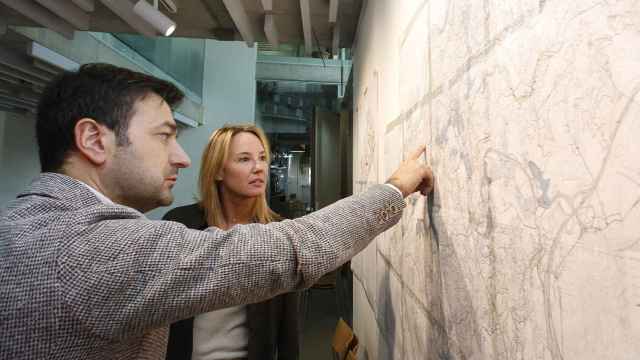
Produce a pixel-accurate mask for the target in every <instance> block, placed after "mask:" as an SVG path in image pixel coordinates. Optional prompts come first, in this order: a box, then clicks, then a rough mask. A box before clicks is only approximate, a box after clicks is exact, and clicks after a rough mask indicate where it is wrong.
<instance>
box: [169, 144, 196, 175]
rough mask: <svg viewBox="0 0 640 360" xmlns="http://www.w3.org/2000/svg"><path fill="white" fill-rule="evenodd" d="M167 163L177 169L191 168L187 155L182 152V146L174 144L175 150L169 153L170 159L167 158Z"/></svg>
mask: <svg viewBox="0 0 640 360" xmlns="http://www.w3.org/2000/svg"><path fill="white" fill-rule="evenodd" d="M169 162H171V165H173V166H175V167H177V168H179V169H180V168H188V167H189V166H191V159H189V155H187V153H186V152H185V151H184V149H183V148H182V146H180V144H178V143H177V142H176V147H175V149H174V150H173V151H172V152H171V157H170V158H169Z"/></svg>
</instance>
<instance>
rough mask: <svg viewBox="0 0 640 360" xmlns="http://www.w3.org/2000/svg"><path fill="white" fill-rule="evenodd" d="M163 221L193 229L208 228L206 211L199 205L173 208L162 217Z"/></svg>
mask: <svg viewBox="0 0 640 360" xmlns="http://www.w3.org/2000/svg"><path fill="white" fill-rule="evenodd" d="M162 220H168V221H176V222H179V223H182V224H184V225H186V226H187V227H189V228H192V229H199V228H202V227H203V226H204V227H206V221H205V218H204V209H203V208H202V207H201V206H200V204H199V203H195V204H191V205H185V206H178V207H176V208H173V209H171V210H169V211H168V212H167V213H166V214H165V215H164V216H163V217H162Z"/></svg>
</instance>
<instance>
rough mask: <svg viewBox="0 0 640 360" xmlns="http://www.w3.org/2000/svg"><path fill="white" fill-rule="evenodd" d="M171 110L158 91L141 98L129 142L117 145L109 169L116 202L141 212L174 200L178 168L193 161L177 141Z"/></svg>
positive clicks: (128, 132) (107, 179)
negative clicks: (173, 192)
mask: <svg viewBox="0 0 640 360" xmlns="http://www.w3.org/2000/svg"><path fill="white" fill-rule="evenodd" d="M176 130H177V129H176V123H175V121H174V119H173V115H172V113H171V109H170V108H169V106H168V105H167V103H166V102H164V100H162V98H161V97H160V96H158V95H156V94H150V95H147V96H146V97H145V98H144V99H142V100H139V101H138V102H137V103H136V104H135V107H134V113H133V116H132V117H131V120H130V122H129V128H128V130H127V137H128V140H129V143H128V144H127V145H123V146H117V147H116V148H115V153H114V154H113V156H112V157H111V161H109V162H108V164H107V166H106V169H105V177H104V178H105V182H109V188H110V189H112V191H113V198H114V200H115V201H116V202H118V203H120V204H123V205H127V206H129V207H132V208H134V209H137V210H139V211H141V212H147V211H149V210H152V209H154V208H156V207H159V206H167V205H170V204H171V203H172V202H173V194H172V193H171V189H172V188H173V185H174V184H175V183H176V179H177V177H178V169H180V168H186V167H188V166H189V165H190V164H191V160H189V156H188V155H187V154H186V153H185V152H184V150H183V149H182V147H181V146H180V145H179V144H178V142H177V141H176V136H177V131H176Z"/></svg>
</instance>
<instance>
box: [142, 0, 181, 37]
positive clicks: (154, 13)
mask: <svg viewBox="0 0 640 360" xmlns="http://www.w3.org/2000/svg"><path fill="white" fill-rule="evenodd" d="M133 12H134V13H136V14H137V15H138V16H140V17H141V18H142V19H144V20H145V21H146V22H148V23H149V24H150V25H151V26H153V27H154V28H155V29H156V30H158V31H159V32H160V33H161V34H162V35H164V36H169V35H171V34H173V32H174V31H175V30H176V23H175V22H173V21H172V20H171V19H169V18H168V17H166V16H165V15H164V14H163V13H161V12H160V10H158V9H156V8H155V7H153V6H152V5H150V4H149V3H148V2H147V0H140V1H138V3H136V6H134V7H133Z"/></svg>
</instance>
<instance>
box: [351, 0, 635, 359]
mask: <svg viewBox="0 0 640 360" xmlns="http://www.w3.org/2000/svg"><path fill="white" fill-rule="evenodd" d="M408 3H410V6H411V11H407V12H406V13H407V14H410V15H411V16H403V17H401V16H400V14H401V12H398V14H397V15H396V16H398V19H395V21H396V22H397V23H400V24H402V30H401V31H399V32H398V37H397V42H396V43H395V47H394V48H393V49H392V50H393V51H396V52H397V64H395V65H396V66H395V74H396V76H388V75H387V74H385V73H383V72H379V70H376V73H375V75H374V76H369V77H365V78H363V79H362V81H361V82H360V84H361V85H362V86H363V87H364V86H366V87H367V89H368V90H367V91H366V95H362V94H361V95H362V96H358V97H357V98H356V101H361V103H362V104H369V105H359V106H362V107H363V109H366V110H365V114H366V115H363V113H362V110H361V111H360V113H359V114H357V115H356V125H355V126H356V130H357V131H356V137H357V140H356V141H358V144H359V145H357V146H356V147H355V154H356V156H355V159H356V163H357V166H358V168H359V169H360V170H359V171H356V172H354V175H355V182H356V183H357V184H361V185H365V184H369V183H370V182H371V181H372V179H373V178H372V177H371V171H374V172H377V180H378V181H381V180H384V178H386V176H388V175H389V173H390V171H391V170H392V169H394V168H395V167H396V166H397V165H398V164H399V163H400V162H401V161H402V159H403V158H404V156H406V154H407V153H408V152H409V151H411V150H412V149H414V148H415V147H416V146H417V145H418V144H427V145H428V149H429V153H428V156H427V162H429V164H430V165H431V166H432V167H433V169H434V172H435V174H436V176H437V182H436V191H435V193H434V194H433V196H431V197H430V198H429V199H428V200H427V199H425V198H423V197H420V196H416V195H414V196H412V197H409V198H408V200H407V203H408V207H407V209H406V210H405V213H404V216H403V219H402V221H401V224H399V225H398V226H396V227H394V228H393V229H391V230H390V231H388V232H387V233H385V234H384V235H383V236H382V237H381V238H379V239H378V241H377V243H376V244H374V246H373V247H371V248H368V249H367V250H366V251H365V253H363V255H361V256H360V257H359V258H358V259H356V261H355V262H354V271H355V274H356V279H357V281H356V285H355V286H356V292H360V293H361V294H363V295H362V299H358V298H357V297H358V296H359V295H358V294H356V299H355V300H354V304H355V306H356V318H357V319H356V332H358V331H361V332H364V334H363V337H364V338H365V339H367V338H368V340H365V341H364V343H365V344H368V346H369V349H370V350H369V351H368V354H369V357H372V358H380V359H386V358H403V359H410V358H415V359H426V358H430V359H431V358H433V359H554V360H556V359H640V143H639V142H638V139H639V138H640V96H639V95H638V92H640V6H639V5H638V3H637V2H635V1H631V0H629V1H626V0H619V1H614V2H600V1H590V0H584V1H583V0H574V1H551V0H547V1H545V0H536V1H524V0H521V1H506V2H504V1H474V0H435V1H434V0H431V1H410V2H408ZM405 6H409V5H405ZM368 11H375V9H374V10H372V9H368ZM369 15H370V16H373V17H377V18H378V19H379V18H380V17H383V16H392V15H384V14H379V13H378V14H373V15H372V14H369ZM392 50H390V51H392ZM363 53H366V51H363ZM365 61H366V60H365ZM390 78H393V79H395V80H397V82H396V83H392V82H391V81H389V80H385V79H390ZM372 79H373V80H372ZM372 88H376V89H378V88H381V89H382V88H385V89H388V88H395V89H397V92H396V93H395V94H388V93H385V95H389V96H391V95H393V96H396V101H397V104H398V106H399V107H400V111H399V114H398V115H397V116H396V117H395V118H392V119H382V118H380V117H377V118H376V117H371V115H368V114H370V112H371V109H369V108H368V107H367V106H371V105H370V104H371V102H370V98H369V95H370V91H371V89H372ZM360 90H362V89H360ZM377 91H378V90H376V93H377ZM385 91H386V90H385ZM385 98H386V96H385ZM359 104H360V103H359ZM378 106H379V107H381V108H382V107H384V106H386V105H385V101H380V103H379V104H378ZM375 113H376V114H379V113H381V110H380V109H377V110H376V112H375ZM369 129H372V130H369ZM365 133H366V134H367V135H366V136H364V134H365ZM372 159H373V160H372ZM368 164H369V165H368ZM370 164H373V166H371V165H370ZM376 164H377V167H376V166H375V165H376ZM371 169H374V170H371ZM358 189H362V187H361V188H358ZM367 269H369V271H367ZM371 269H373V274H374V275H373V276H372V275H371ZM367 312H371V313H373V314H374V315H373V318H374V319H375V324H374V325H375V326H376V327H377V330H375V331H373V330H366V329H364V327H363V326H362V324H365V323H366V321H367V320H366V319H367V314H366V313H367ZM358 313H359V314H358ZM358 317H360V318H358ZM358 322H360V324H361V325H360V326H359V325H358ZM367 332H370V333H367ZM372 334H374V335H372ZM372 336H376V337H378V341H377V342H375V341H373V342H372V341H371V339H370V338H371V337H372ZM373 343H375V344H373ZM372 344H373V345H372ZM373 347H375V348H376V349H375V350H372V348H373Z"/></svg>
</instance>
